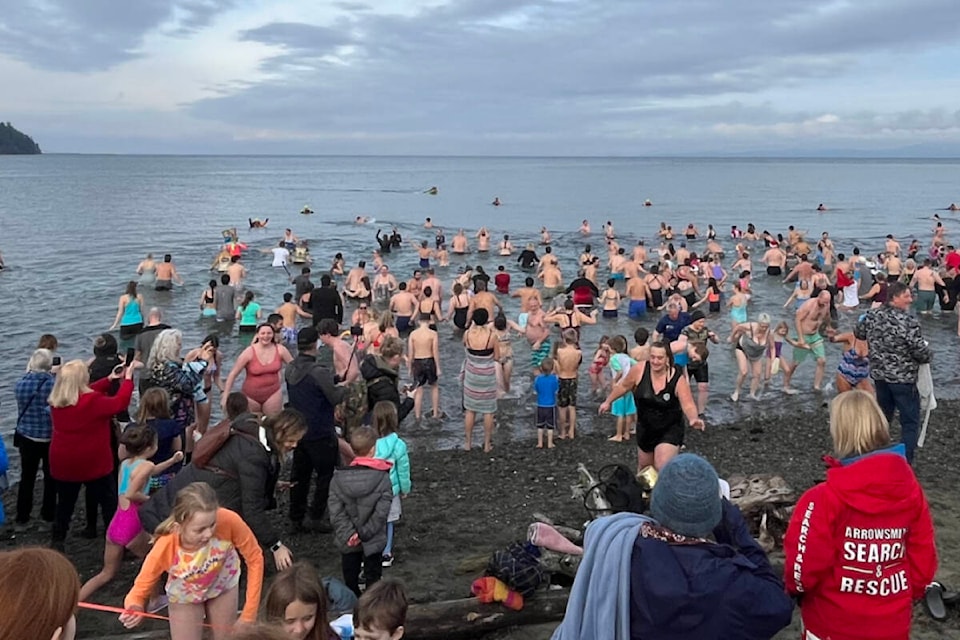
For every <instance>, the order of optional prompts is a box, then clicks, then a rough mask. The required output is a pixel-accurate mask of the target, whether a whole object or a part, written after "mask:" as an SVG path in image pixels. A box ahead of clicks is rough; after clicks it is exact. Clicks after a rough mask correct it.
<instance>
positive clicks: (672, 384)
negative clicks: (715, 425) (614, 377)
mask: <svg viewBox="0 0 960 640" xmlns="http://www.w3.org/2000/svg"><path fill="white" fill-rule="evenodd" d="M631 392H632V393H633V399H634V403H635V404H636V406H637V472H638V473H639V471H640V470H641V469H643V468H644V467H646V466H649V465H651V464H652V465H653V466H654V468H655V469H657V470H658V471H659V470H660V469H662V468H663V465H665V464H667V462H669V461H670V459H671V458H673V457H674V456H676V455H677V454H678V453H680V447H681V446H682V445H683V433H684V429H685V426H684V416H686V419H687V421H688V422H689V423H690V426H691V427H693V428H694V429H699V430H700V431H703V430H704V428H705V425H704V423H703V419H701V418H700V417H699V416H698V415H697V404H696V402H694V400H693V394H691V393H690V382H689V381H688V380H687V376H686V374H685V371H684V369H683V367H678V366H676V365H674V363H673V354H672V353H671V351H670V345H669V344H666V343H663V342H654V343H653V344H652V345H650V360H649V361H647V362H639V363H637V364H635V365H634V366H633V367H631V369H630V371H629V373H627V375H626V376H625V377H624V378H623V379H622V380H621V381H620V383H619V384H617V386H615V387H614V388H613V390H611V391H610V395H608V396H607V399H606V400H604V402H603V404H601V405H600V413H601V414H602V413H606V412H607V411H609V410H610V405H611V404H612V403H613V401H614V400H616V399H617V398H619V397H621V396H623V395H625V394H627V393H631Z"/></svg>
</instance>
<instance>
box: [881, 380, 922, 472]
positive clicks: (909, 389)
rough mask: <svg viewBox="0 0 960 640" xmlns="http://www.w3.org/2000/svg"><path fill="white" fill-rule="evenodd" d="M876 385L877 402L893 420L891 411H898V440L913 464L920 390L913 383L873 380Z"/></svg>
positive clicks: (918, 429)
mask: <svg viewBox="0 0 960 640" xmlns="http://www.w3.org/2000/svg"><path fill="white" fill-rule="evenodd" d="M874 382H875V383H876V386H877V404H879V405H880V409H881V410H882V411H883V415H885V416H886V417H887V422H891V421H892V420H893V412H894V410H897V411H899V412H900V442H902V443H903V444H904V445H905V446H906V448H907V461H908V462H910V463H911V464H913V452H914V451H916V449H917V438H918V437H919V435H920V392H919V391H917V385H916V384H915V383H912V382H911V383H906V382H884V381H883V380H874Z"/></svg>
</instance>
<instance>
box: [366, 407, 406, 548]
mask: <svg viewBox="0 0 960 640" xmlns="http://www.w3.org/2000/svg"><path fill="white" fill-rule="evenodd" d="M372 422H373V428H374V429H375V430H376V432H377V436H378V438H377V448H376V453H375V455H374V457H375V458H377V459H378V460H386V461H387V462H389V463H390V464H392V465H393V466H392V467H391V468H390V486H391V489H392V490H393V500H392V501H391V502H390V513H389V514H388V515H387V546H386V547H384V549H383V562H382V563H381V564H382V565H383V566H384V567H392V566H393V540H394V529H395V528H396V522H397V521H398V520H400V515H401V513H402V511H403V509H402V506H401V498H406V497H407V496H408V495H410V489H411V486H412V485H411V484H410V457H409V456H408V455H407V443H406V442H404V441H403V440H402V439H401V438H400V436H399V435H397V427H398V426H399V420H398V419H397V405H395V404H393V403H392V402H390V401H389V400H381V401H380V402H378V403H377V404H375V405H373V420H372Z"/></svg>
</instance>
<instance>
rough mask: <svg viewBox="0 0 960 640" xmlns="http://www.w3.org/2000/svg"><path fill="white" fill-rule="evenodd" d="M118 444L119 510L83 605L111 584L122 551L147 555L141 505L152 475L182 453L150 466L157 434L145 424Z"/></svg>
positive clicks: (84, 591) (131, 430) (83, 591)
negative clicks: (123, 456)
mask: <svg viewBox="0 0 960 640" xmlns="http://www.w3.org/2000/svg"><path fill="white" fill-rule="evenodd" d="M153 392H157V393H159V394H160V395H161V396H162V397H163V398H166V395H167V394H166V391H164V390H162V389H157V388H153V389H150V390H149V391H147V394H150V393H153ZM141 404H142V403H141ZM171 422H172V421H171ZM120 444H121V445H122V446H123V448H124V449H125V450H126V454H127V456H129V457H127V458H126V459H125V460H124V461H123V462H121V463H120V474H119V478H118V481H117V485H118V487H119V491H118V493H119V498H118V507H117V510H116V512H115V513H114V514H113V519H112V520H110V526H108V527H107V539H106V546H105V547H104V549H103V569H101V570H100V573H98V574H97V575H95V576H94V577H92V578H90V579H89V580H87V582H86V583H85V584H84V585H83V587H82V588H81V589H80V600H81V601H86V600H87V598H89V597H90V596H92V595H93V594H94V593H96V591H97V590H98V589H100V587H103V586H104V585H106V584H108V583H109V582H110V581H111V580H113V577H114V576H115V575H116V574H117V571H118V570H119V569H120V565H121V564H122V563H123V550H124V549H129V550H130V551H131V552H132V553H133V554H135V555H136V556H137V557H139V558H142V557H144V556H146V555H147V551H148V550H149V546H148V544H149V540H150V536H149V535H148V534H147V532H146V531H144V530H143V527H142V526H141V525H140V505H141V504H142V503H144V502H146V501H147V500H148V499H149V498H148V497H147V486H148V485H149V483H150V479H151V478H152V477H153V476H154V475H161V474H163V472H164V471H166V470H167V469H169V468H170V467H172V466H173V465H175V464H177V463H178V462H180V461H181V460H183V452H181V451H177V452H175V453H174V454H173V455H171V456H170V457H169V458H167V459H166V460H164V461H163V462H160V463H158V464H154V463H153V462H151V459H152V458H153V456H154V455H156V453H157V432H156V431H155V430H154V429H153V427H151V426H149V425H146V424H138V425H134V426H132V427H130V428H128V429H127V430H126V431H124V432H123V434H122V435H121V436H120Z"/></svg>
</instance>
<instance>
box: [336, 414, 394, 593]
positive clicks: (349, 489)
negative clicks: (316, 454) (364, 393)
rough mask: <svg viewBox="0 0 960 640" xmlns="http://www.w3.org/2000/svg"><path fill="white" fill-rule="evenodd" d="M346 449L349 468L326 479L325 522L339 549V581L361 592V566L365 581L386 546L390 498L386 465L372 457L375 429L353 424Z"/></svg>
mask: <svg viewBox="0 0 960 640" xmlns="http://www.w3.org/2000/svg"><path fill="white" fill-rule="evenodd" d="M350 448H351V449H353V452H354V453H355V454H356V456H357V457H356V458H354V459H353V462H351V463H350V466H349V467H343V468H340V469H337V470H336V471H335V472H334V473H333V480H331V481H330V498H329V500H328V501H327V508H328V509H329V510H330V523H331V524H332V525H333V539H334V541H335V542H336V543H337V546H338V547H339V549H340V562H341V567H342V569H343V581H344V582H345V583H346V585H347V587H349V588H350V590H351V591H353V592H354V593H355V594H356V595H357V597H359V596H360V580H359V578H360V569H361V567H362V568H363V572H364V574H365V575H366V581H367V585H372V584H373V583H375V582H376V581H377V580H379V579H380V576H381V574H382V573H383V556H382V554H383V550H384V548H385V547H386V546H387V517H388V516H389V514H390V504H391V503H392V501H393V488H392V487H391V484H390V468H391V467H392V465H391V464H390V463H389V462H387V461H386V460H377V459H375V458H374V455H375V454H376V452H377V433H376V432H375V431H374V430H373V429H372V428H370V427H366V426H363V427H360V428H358V429H354V430H353V433H351V434H350Z"/></svg>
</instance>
